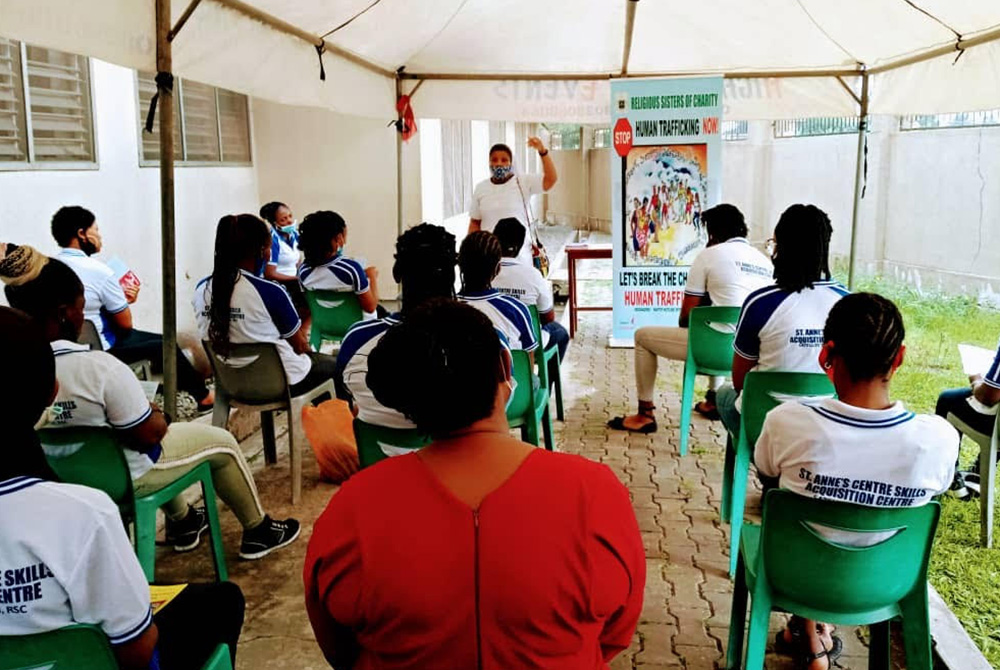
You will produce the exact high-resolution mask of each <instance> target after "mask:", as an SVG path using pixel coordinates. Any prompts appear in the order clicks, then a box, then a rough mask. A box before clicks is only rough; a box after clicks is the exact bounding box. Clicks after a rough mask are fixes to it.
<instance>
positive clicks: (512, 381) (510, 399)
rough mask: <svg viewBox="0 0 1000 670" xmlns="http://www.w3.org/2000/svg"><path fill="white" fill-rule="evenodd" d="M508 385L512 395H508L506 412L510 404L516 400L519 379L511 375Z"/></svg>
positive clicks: (505, 406)
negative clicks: (515, 394) (515, 393)
mask: <svg viewBox="0 0 1000 670" xmlns="http://www.w3.org/2000/svg"><path fill="white" fill-rule="evenodd" d="M507 387H508V388H510V395H509V396H507V404H506V405H504V408H503V410H504V412H506V411H507V410H509V409H510V404H511V403H512V402H514V392H515V391H517V380H516V379H514V378H513V377H511V378H510V379H508V380H507Z"/></svg>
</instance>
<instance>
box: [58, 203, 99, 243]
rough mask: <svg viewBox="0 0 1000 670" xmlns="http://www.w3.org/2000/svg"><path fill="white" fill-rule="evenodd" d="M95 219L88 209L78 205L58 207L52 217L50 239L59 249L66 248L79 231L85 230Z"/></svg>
mask: <svg viewBox="0 0 1000 670" xmlns="http://www.w3.org/2000/svg"><path fill="white" fill-rule="evenodd" d="M96 220H97V218H96V217H95V216H94V213H93V212H91V211H90V210H89V209H85V208H83V207H80V206H78V205H70V206H68V207H60V208H59V211H58V212H56V213H55V214H54V215H53V216H52V237H54V238H55V240H56V244H58V245H59V246H60V247H68V246H69V244H70V242H72V241H73V240H75V239H76V233H77V231H79V230H87V228H90V227H91V226H92V225H94V221H96Z"/></svg>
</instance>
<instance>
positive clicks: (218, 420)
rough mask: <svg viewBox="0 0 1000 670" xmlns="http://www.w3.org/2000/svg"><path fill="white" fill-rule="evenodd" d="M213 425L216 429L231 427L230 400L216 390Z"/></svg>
mask: <svg viewBox="0 0 1000 670" xmlns="http://www.w3.org/2000/svg"><path fill="white" fill-rule="evenodd" d="M212 425H213V426H215V427H216V428H222V429H226V428H228V427H229V398H227V397H226V396H224V395H223V394H222V393H220V392H219V389H216V393H215V407H214V408H213V409H212Z"/></svg>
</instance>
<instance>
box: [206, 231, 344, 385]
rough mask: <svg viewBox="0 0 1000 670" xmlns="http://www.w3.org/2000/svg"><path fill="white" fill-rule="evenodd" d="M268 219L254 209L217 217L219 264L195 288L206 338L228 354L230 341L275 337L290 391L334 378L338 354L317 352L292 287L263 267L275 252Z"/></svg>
mask: <svg viewBox="0 0 1000 670" xmlns="http://www.w3.org/2000/svg"><path fill="white" fill-rule="evenodd" d="M270 240H271V238H270V235H269V234H268V232H267V225H266V224H265V223H264V222H263V221H261V220H260V219H258V218H257V217H256V216H254V215H253V214H239V215H235V214H231V215H228V216H224V217H222V218H221V219H219V226H218V228H216V231H215V266H214V267H213V268H212V274H211V275H209V276H208V277H206V278H204V279H202V280H201V281H200V282H198V285H197V286H196V287H195V290H194V300H193V304H194V311H195V318H196V319H197V321H198V330H199V331H200V332H201V337H202V339H205V340H209V341H210V342H211V343H212V348H214V349H215V353H216V354H218V355H220V356H226V355H228V354H229V351H230V344H245V343H254V342H262V343H271V344H274V346H275V347H277V349H278V355H279V356H280V357H281V363H282V365H283V366H284V368H285V376H286V377H287V378H288V384H289V391H290V392H291V394H292V397H295V396H297V395H302V394H303V393H306V392H307V391H311V390H312V389H314V388H316V387H317V386H319V385H320V384H322V383H323V382H324V381H326V380H328V379H333V375H334V371H335V368H336V359H334V357H333V356H327V355H326V354H319V353H316V352H314V351H312V350H310V348H309V341H308V339H307V338H306V334H305V333H304V332H303V329H302V322H301V321H300V320H299V316H298V314H297V313H296V311H295V307H294V306H293V305H292V301H291V299H290V298H289V297H288V293H286V292H285V290H284V289H282V288H281V286H279V285H278V284H276V283H274V282H272V281H268V280H267V279H263V278H262V277H261V273H262V272H263V268H264V266H265V265H266V264H267V259H268V258H269V257H270V253H271V246H270V245H271V241H270Z"/></svg>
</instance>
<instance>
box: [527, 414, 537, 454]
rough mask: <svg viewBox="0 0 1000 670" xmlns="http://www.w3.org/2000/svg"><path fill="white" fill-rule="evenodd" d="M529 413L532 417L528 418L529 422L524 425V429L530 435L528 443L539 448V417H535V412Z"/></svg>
mask: <svg viewBox="0 0 1000 670" xmlns="http://www.w3.org/2000/svg"><path fill="white" fill-rule="evenodd" d="M528 411H529V414H530V416H529V417H528V420H527V421H526V422H525V424H524V427H525V429H526V430H527V433H528V436H527V442H528V443H529V444H533V445H535V446H536V447H537V446H538V445H539V439H538V437H539V436H538V417H536V416H535V413H534V410H528Z"/></svg>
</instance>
